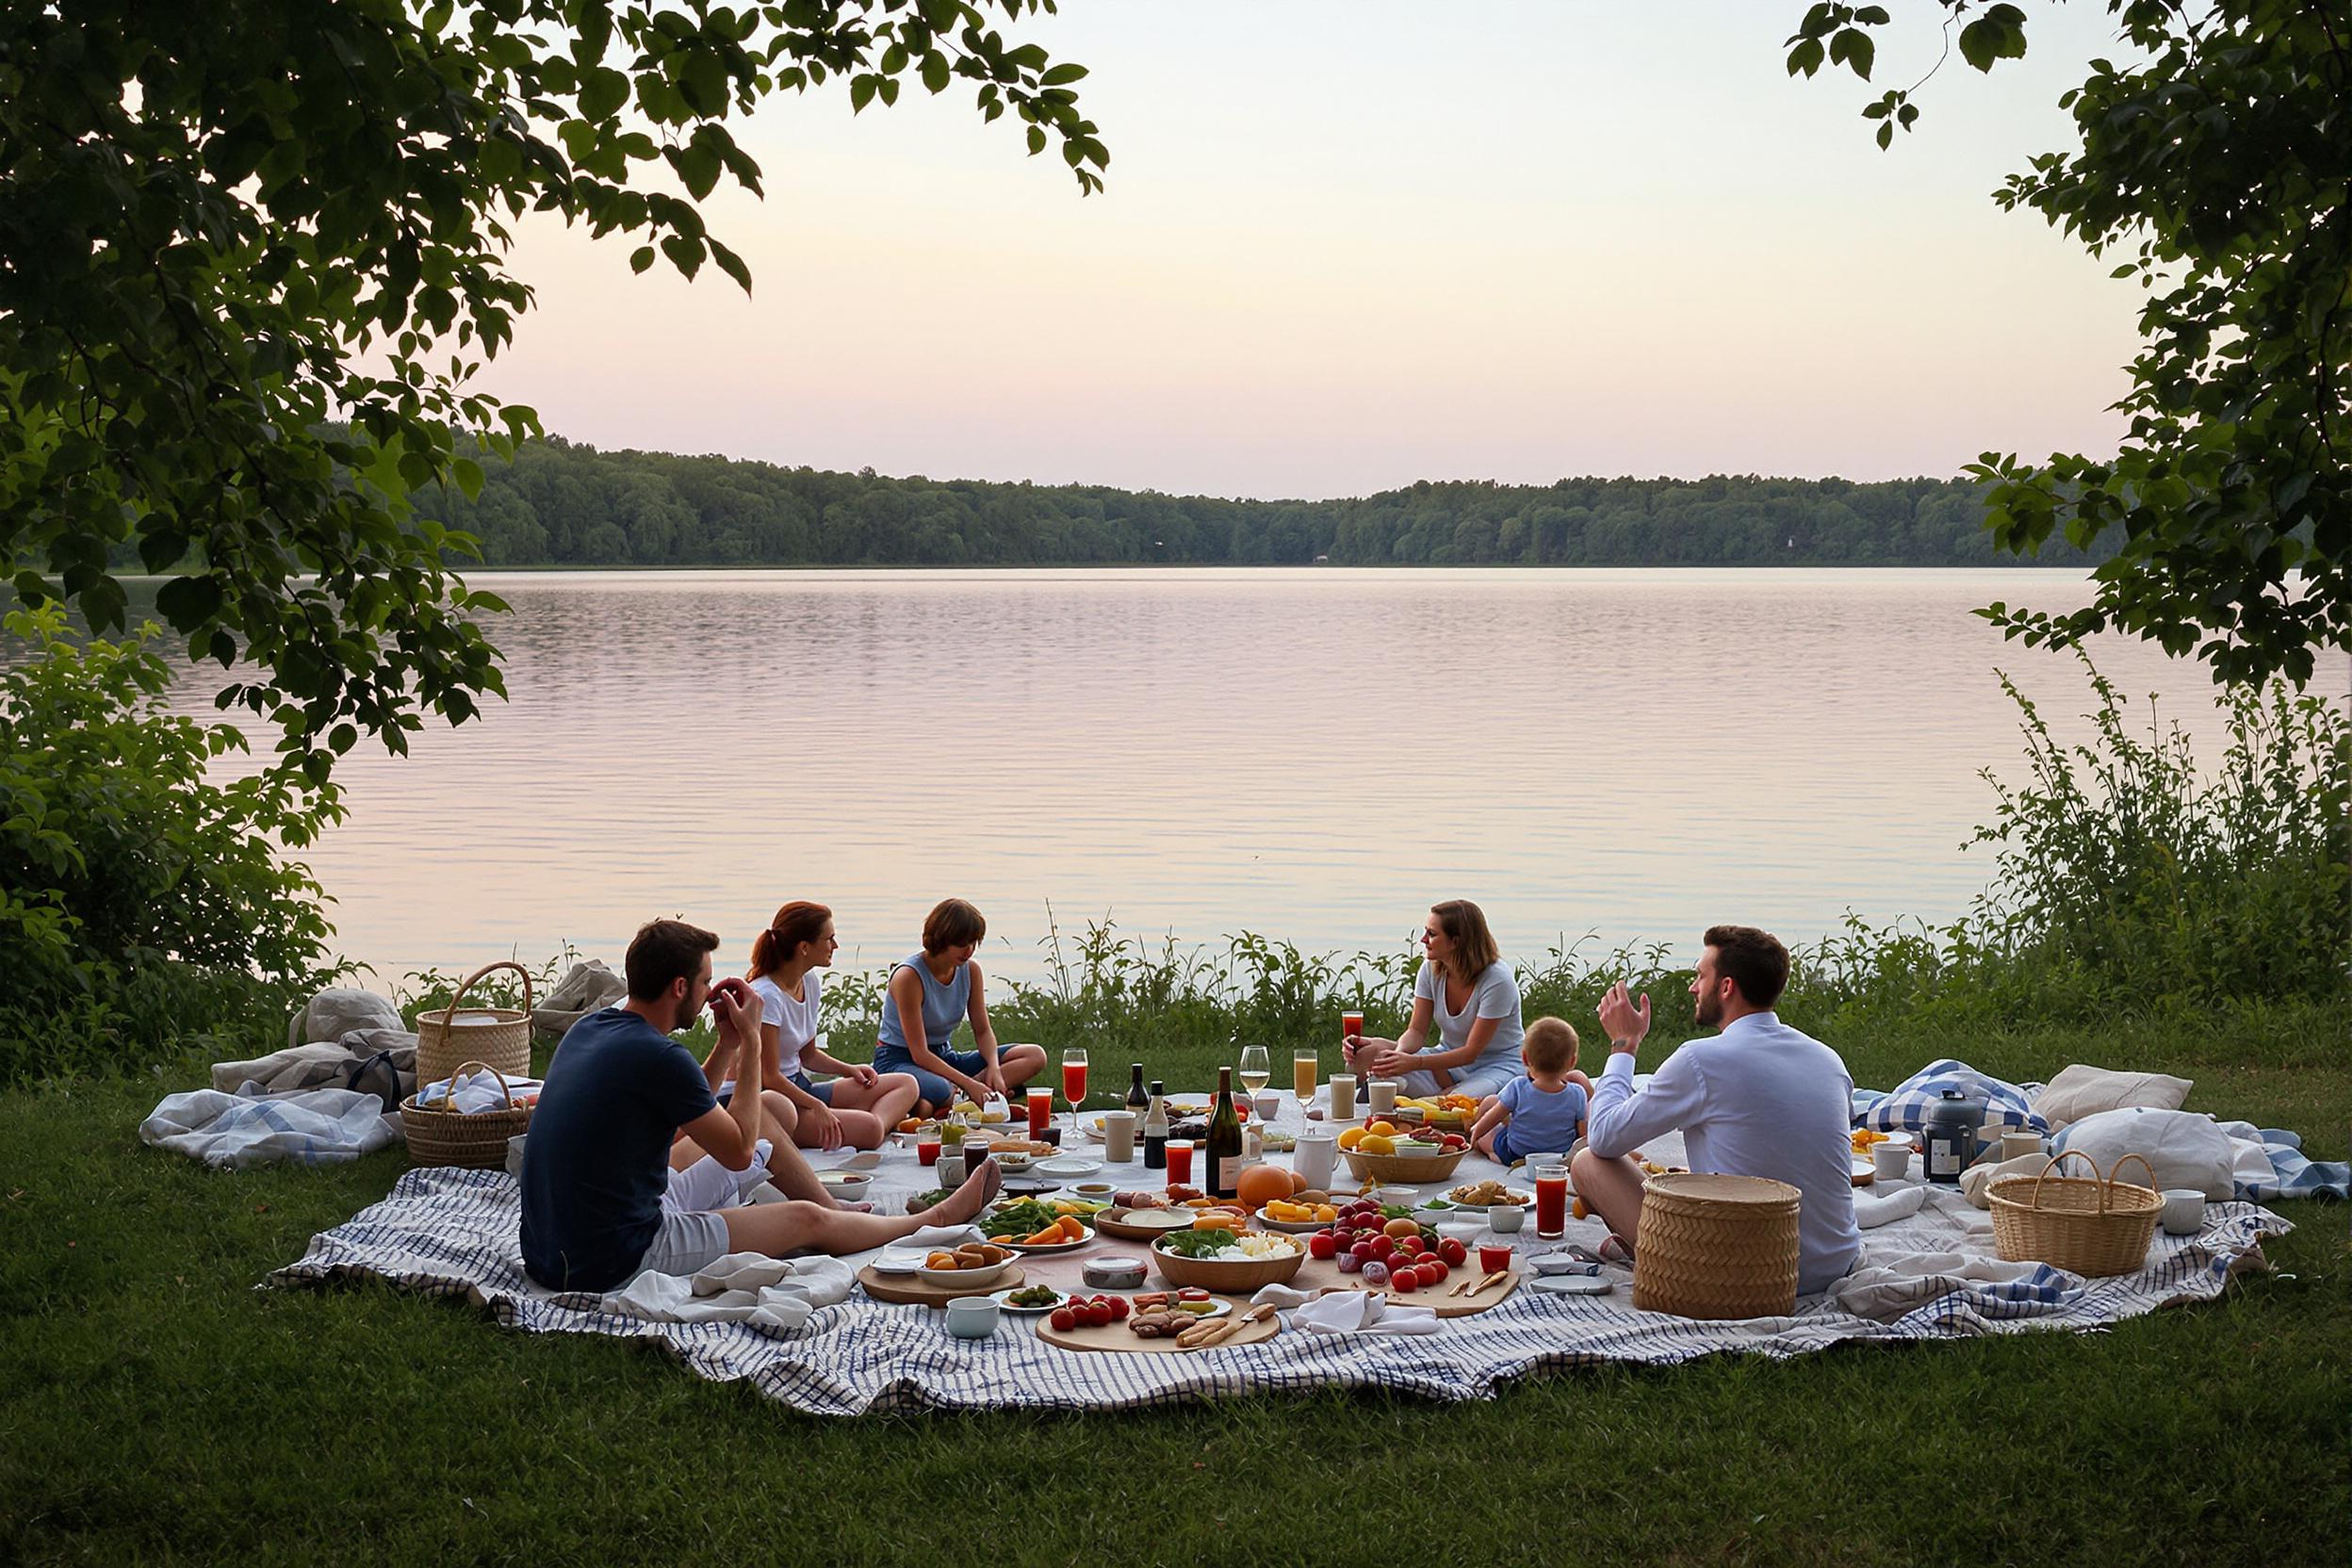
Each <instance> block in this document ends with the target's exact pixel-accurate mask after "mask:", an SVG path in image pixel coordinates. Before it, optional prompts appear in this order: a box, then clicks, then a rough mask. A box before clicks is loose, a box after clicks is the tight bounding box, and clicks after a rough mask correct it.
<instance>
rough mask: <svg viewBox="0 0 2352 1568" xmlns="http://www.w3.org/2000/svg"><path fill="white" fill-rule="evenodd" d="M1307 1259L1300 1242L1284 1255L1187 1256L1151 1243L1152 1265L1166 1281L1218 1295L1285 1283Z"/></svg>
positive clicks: (1233, 1294)
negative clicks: (1240, 1256) (1247, 1257)
mask: <svg viewBox="0 0 2352 1568" xmlns="http://www.w3.org/2000/svg"><path fill="white" fill-rule="evenodd" d="M1306 1261H1307V1250H1306V1248H1305V1247H1303V1246H1301V1247H1300V1248H1299V1250H1297V1251H1295V1252H1293V1253H1291V1255H1290V1256H1288V1257H1286V1258H1249V1259H1239V1258H1187V1257H1184V1256H1183V1255H1181V1254H1179V1253H1175V1252H1170V1251H1168V1250H1165V1249H1163V1248H1162V1247H1161V1246H1160V1244H1159V1243H1158V1242H1156V1241H1155V1242H1153V1243H1152V1266H1153V1267H1154V1268H1157V1269H1158V1270H1159V1271H1160V1278H1161V1279H1163V1280H1166V1281H1167V1282H1168V1283H1169V1284H1171V1285H1176V1286H1178V1287H1180V1288H1181V1287H1183V1286H1185V1285H1197V1286H1199V1287H1200V1288H1201V1289H1202V1290H1214V1291H1216V1292H1217V1294H1218V1295H1220V1296H1242V1295H1248V1294H1250V1292H1252V1291H1257V1290H1261V1289H1263V1288H1265V1287H1266V1286H1267V1285H1280V1284H1287V1283H1289V1282H1290V1279H1291V1276H1292V1275H1294V1274H1297V1273H1298V1272H1299V1265H1301V1264H1303V1263H1305V1262H1306Z"/></svg>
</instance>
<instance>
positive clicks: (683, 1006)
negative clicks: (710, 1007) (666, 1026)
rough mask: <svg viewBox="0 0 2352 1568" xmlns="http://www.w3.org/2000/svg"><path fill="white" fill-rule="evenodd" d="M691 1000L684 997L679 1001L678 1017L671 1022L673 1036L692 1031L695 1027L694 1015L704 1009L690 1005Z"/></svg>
mask: <svg viewBox="0 0 2352 1568" xmlns="http://www.w3.org/2000/svg"><path fill="white" fill-rule="evenodd" d="M690 1000H691V999H690V998H688V997H683V996H681V997H679V998H678V1016H677V1017H676V1018H674V1019H672V1020H671V1021H670V1033H671V1034H673V1035H682V1034H684V1033H685V1032H686V1031H687V1030H689V1029H692V1028H693V1027H694V1015H695V1014H697V1013H699V1012H701V1011H702V1009H701V1008H700V1007H694V1006H690V1005H688V1004H689V1002H690Z"/></svg>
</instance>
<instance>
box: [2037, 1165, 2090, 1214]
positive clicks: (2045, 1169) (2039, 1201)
mask: <svg viewBox="0 0 2352 1568" xmlns="http://www.w3.org/2000/svg"><path fill="white" fill-rule="evenodd" d="M2068 1160H2081V1161H2082V1163H2083V1164H2084V1165H2086V1166H2089V1167H2090V1168H2091V1180H2092V1181H2093V1182H2097V1181H2098V1180H2099V1162H2098V1161H2097V1160H2095V1159H2093V1158H2091V1157H2090V1156H2089V1155H2088V1154H2085V1153H2084V1152H2082V1151H2081V1150H2080V1149H2062V1150H2060V1151H2059V1152H2057V1153H2055V1154H2052V1155H2051V1156H2050V1161H2049V1163H2048V1164H2046V1165H2044V1166H2043V1167H2042V1168H2041V1171H2040V1173H2039V1174H2038V1175H2036V1176H2035V1177H2034V1212H2035V1213H2036V1214H2038V1213H2040V1212H2041V1207H2042V1177H2044V1176H2047V1175H2049V1174H2050V1172H2051V1171H2052V1170H2055V1169H2057V1168H2059V1167H2060V1166H2062V1165H2064V1164H2066V1162H2067V1161H2068ZM2106 1212H2107V1189H2106V1188H2105V1187H2104V1186H2101V1187H2100V1188H2099V1213H2101V1214H2105V1213H2106Z"/></svg>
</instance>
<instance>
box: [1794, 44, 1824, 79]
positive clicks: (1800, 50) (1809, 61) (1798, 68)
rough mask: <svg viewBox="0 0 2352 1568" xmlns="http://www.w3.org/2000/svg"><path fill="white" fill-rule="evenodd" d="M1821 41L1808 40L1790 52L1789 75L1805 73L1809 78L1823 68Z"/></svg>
mask: <svg viewBox="0 0 2352 1568" xmlns="http://www.w3.org/2000/svg"><path fill="white" fill-rule="evenodd" d="M1821 54H1822V50H1821V40H1820V39H1817V38H1808V39H1806V40H1805V41H1804V42H1802V43H1800V44H1798V45H1797V46H1796V47H1795V48H1794V49H1791V50H1789V74H1790V75H1791V76H1794V75H1796V74H1797V73H1799V72H1803V73H1805V75H1807V76H1810V75H1812V74H1813V73H1815V72H1817V71H1819V70H1820V69H1821Z"/></svg>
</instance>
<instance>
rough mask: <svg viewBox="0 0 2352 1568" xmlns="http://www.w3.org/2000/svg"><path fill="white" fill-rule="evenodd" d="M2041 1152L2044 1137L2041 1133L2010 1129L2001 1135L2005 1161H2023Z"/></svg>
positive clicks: (2015, 1128) (2002, 1154)
mask: <svg viewBox="0 0 2352 1568" xmlns="http://www.w3.org/2000/svg"><path fill="white" fill-rule="evenodd" d="M2040 1152H2042V1135H2041V1134H2039V1133H2036V1132H2033V1131H2031V1130H2030V1129H2022V1128H2017V1127H2010V1128H2006V1129H2004V1130H2003V1131H2002V1133H2001V1158H2002V1159H2003V1160H2021V1159H2023V1158H2025V1157H2026V1156H2027V1155H2028V1154H2038V1153H2040Z"/></svg>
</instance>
